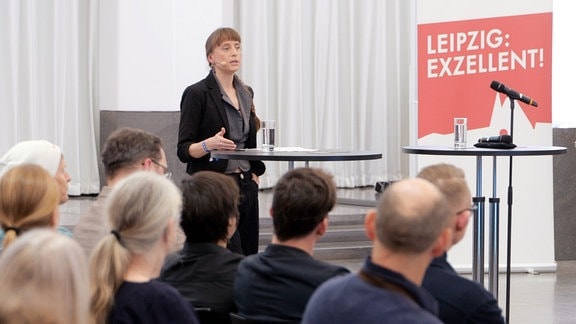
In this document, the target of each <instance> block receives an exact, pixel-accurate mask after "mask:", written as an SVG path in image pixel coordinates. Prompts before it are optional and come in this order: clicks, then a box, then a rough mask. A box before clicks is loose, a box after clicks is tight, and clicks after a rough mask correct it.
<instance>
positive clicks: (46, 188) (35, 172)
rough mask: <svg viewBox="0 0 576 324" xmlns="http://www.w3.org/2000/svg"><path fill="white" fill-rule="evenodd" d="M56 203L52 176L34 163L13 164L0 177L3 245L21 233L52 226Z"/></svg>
mask: <svg viewBox="0 0 576 324" xmlns="http://www.w3.org/2000/svg"><path fill="white" fill-rule="evenodd" d="M59 202H60V189H59V187H58V183H57V182H56V179H54V176H52V175H50V174H49V173H48V172H47V171H46V170H44V168H42V167H40V166H38V165H34V164H22V165H19V166H16V167H13V168H12V169H10V170H9V171H8V172H6V173H5V174H4V175H3V176H2V178H0V224H1V225H2V229H3V230H4V232H5V236H4V241H3V242H2V246H3V248H6V247H7V246H9V245H10V244H11V243H12V241H14V239H15V238H16V237H17V236H18V235H19V234H20V233H22V232H24V231H26V230H29V229H31V228H36V227H49V226H51V225H52V218H53V217H54V216H53V215H54V211H55V210H56V209H57V208H58V204H59Z"/></svg>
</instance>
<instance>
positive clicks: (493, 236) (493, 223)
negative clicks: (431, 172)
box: [402, 145, 567, 298]
mask: <svg viewBox="0 0 576 324" xmlns="http://www.w3.org/2000/svg"><path fill="white" fill-rule="evenodd" d="M402 151H403V152H404V153H410V154H422V155H449V156H475V157H476V197H474V201H475V203H476V204H477V206H478V207H479V208H478V210H477V211H476V217H475V218H474V241H473V244H474V246H473V250H474V251H473V264H472V276H473V279H474V280H475V281H478V282H480V283H483V281H484V203H483V201H484V197H482V196H483V195H482V157H484V156H492V157H493V168H492V187H493V188H492V198H491V199H490V201H491V203H492V202H496V203H499V198H497V197H496V174H497V173H496V157H498V156H509V157H511V156H538V155H558V154H565V153H566V152H567V149H566V148H565V147H561V146H518V147H516V148H514V149H509V150H506V149H489V148H477V147H468V148H464V149H456V148H454V147H451V146H431V145H423V146H405V147H403V148H402ZM480 202H481V204H480ZM478 204H479V205H478ZM489 225H490V226H489V236H490V247H489V260H488V261H489V266H488V277H489V280H490V282H489V290H490V292H492V293H493V295H494V296H495V297H496V298H498V234H499V221H498V209H497V208H491V209H490V224H489ZM508 226H510V224H509V225H508ZM507 239H508V241H510V237H508V238H507ZM508 243H510V242H508ZM509 257H510V256H508V258H509Z"/></svg>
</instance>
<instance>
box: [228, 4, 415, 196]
mask: <svg viewBox="0 0 576 324" xmlns="http://www.w3.org/2000/svg"><path fill="white" fill-rule="evenodd" d="M233 4H234V9H233V14H232V18H231V19H232V20H233V21H232V24H233V26H234V27H236V28H237V29H238V30H239V32H240V33H241V35H242V48H243V64H242V70H241V73H240V74H241V77H242V78H243V80H244V81H245V82H246V83H248V84H249V85H251V86H252V87H253V88H254V91H255V104H256V111H257V113H258V115H259V116H260V117H261V118H263V119H275V120H276V132H277V145H279V146H288V147H292V146H296V147H304V148H326V149H345V150H369V151H377V152H381V153H382V154H383V158H382V159H381V160H374V161H354V162H313V163H310V165H311V166H317V167H322V168H325V169H328V170H329V171H331V172H332V173H333V174H334V176H335V180H336V182H337V185H338V186H339V187H356V186H365V185H374V184H375V183H376V181H382V180H397V179H400V178H403V177H406V176H407V175H408V174H409V170H408V169H409V165H408V157H407V156H405V154H403V153H401V147H402V146H404V145H408V144H409V141H410V133H409V125H410V122H409V120H410V116H411V114H410V109H411V108H410V100H409V91H410V90H409V83H410V80H409V79H410V71H409V70H410V63H411V62H410V47H411V41H410V39H411V35H410V34H411V33H412V27H411V26H412V25H411V24H413V22H412V21H411V19H412V16H413V15H412V11H413V5H412V1H405V0H386V1H382V0H290V1H282V0H238V1H234V2H233ZM259 141H261V139H259ZM266 164H267V166H268V171H267V176H265V177H263V178H262V183H261V186H262V187H268V186H272V185H273V184H274V183H275V182H276V180H277V179H278V178H279V177H280V176H281V174H282V173H283V172H285V171H286V169H287V163H286V162H284V163H282V162H267V163H266ZM296 166H299V164H298V163H296Z"/></svg>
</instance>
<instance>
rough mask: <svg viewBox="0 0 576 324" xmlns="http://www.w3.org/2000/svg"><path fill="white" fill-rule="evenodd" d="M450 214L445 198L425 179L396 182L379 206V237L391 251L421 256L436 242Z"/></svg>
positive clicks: (387, 189) (382, 197)
mask: <svg viewBox="0 0 576 324" xmlns="http://www.w3.org/2000/svg"><path fill="white" fill-rule="evenodd" d="M450 217H451V213H450V209H449V207H448V203H447V202H446V199H445V198H444V195H443V194H442V193H441V192H440V191H439V190H438V189H437V188H436V186H434V185H433V184H431V183H430V182H428V181H426V180H423V179H418V178H415V179H406V180H401V181H398V182H395V183H393V184H392V185H390V186H389V187H388V188H386V190H385V191H384V192H383V193H382V195H381V197H380V199H379V201H378V206H377V216H376V223H375V226H376V237H377V239H378V241H379V242H380V243H381V244H382V245H383V246H384V247H386V248H387V249H388V250H390V251H393V252H397V253H403V254H420V253H423V252H425V251H427V250H428V249H429V248H431V247H432V246H433V244H434V243H435V242H436V241H437V239H438V238H439V236H440V234H441V233H442V231H443V230H445V229H446V228H447V227H448V226H449V225H448V224H449V221H450Z"/></svg>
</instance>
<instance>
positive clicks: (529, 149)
mask: <svg viewBox="0 0 576 324" xmlns="http://www.w3.org/2000/svg"><path fill="white" fill-rule="evenodd" d="M402 152H404V153H411V154H423V155H464V156H522V155H558V154H565V153H566V152H567V149H566V148H565V147H562V146H517V147H516V148H513V149H510V150H505V149H490V148H478V147H474V146H472V147H467V148H463V149H461V148H459V149H457V148H454V147H451V146H433V145H421V146H418V145H415V146H405V147H403V148H402Z"/></svg>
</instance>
